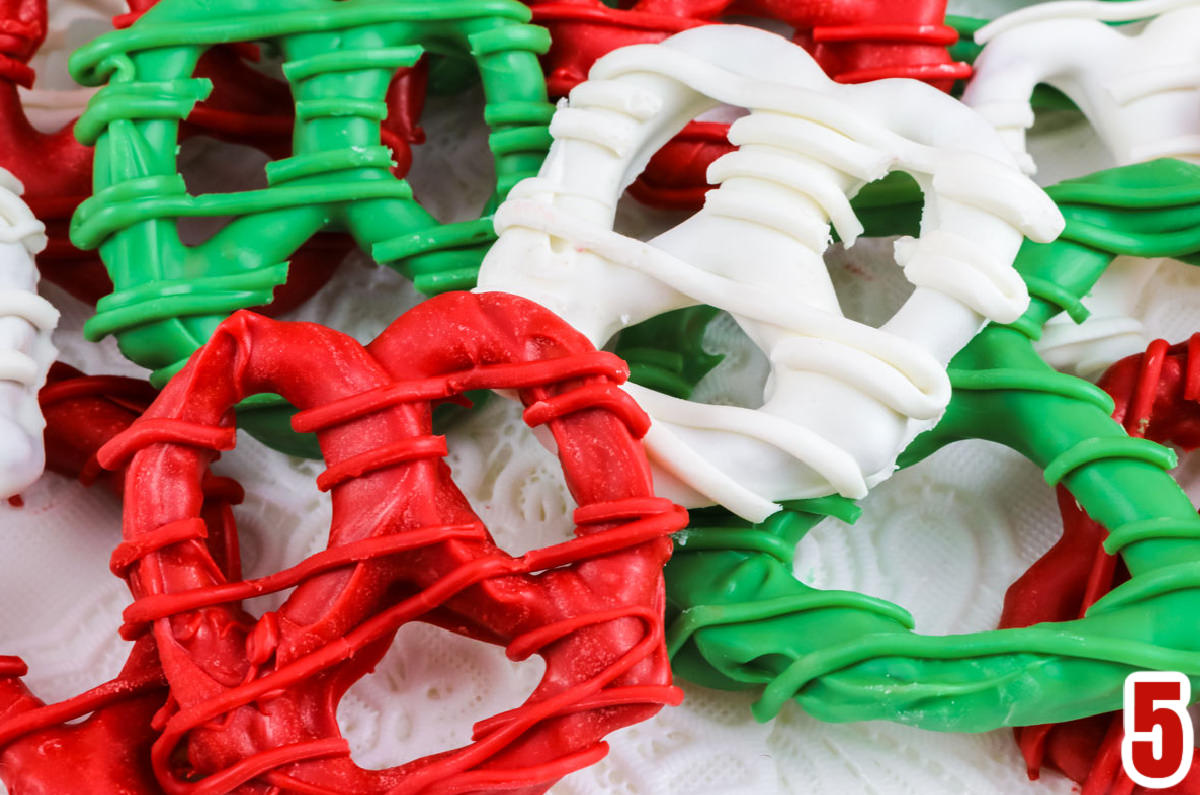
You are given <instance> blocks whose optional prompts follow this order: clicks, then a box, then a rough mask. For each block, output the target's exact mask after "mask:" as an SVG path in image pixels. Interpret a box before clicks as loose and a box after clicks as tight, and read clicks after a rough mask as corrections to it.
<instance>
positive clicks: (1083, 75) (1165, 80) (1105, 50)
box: [963, 0, 1200, 376]
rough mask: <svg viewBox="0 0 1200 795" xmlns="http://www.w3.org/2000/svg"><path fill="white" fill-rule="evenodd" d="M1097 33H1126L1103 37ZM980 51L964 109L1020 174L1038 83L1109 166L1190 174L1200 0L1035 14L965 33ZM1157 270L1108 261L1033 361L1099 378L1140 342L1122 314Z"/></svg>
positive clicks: (1198, 98) (1048, 330) (1197, 116)
mask: <svg viewBox="0 0 1200 795" xmlns="http://www.w3.org/2000/svg"><path fill="white" fill-rule="evenodd" d="M1105 22H1133V23H1134V24H1129V25H1120V26H1115V27H1114V26H1112V25H1107V24H1104V23H1105ZM975 39H976V41H978V42H979V43H986V46H985V47H984V49H983V52H982V53H981V54H980V56H979V59H978V60H977V61H976V64H975V77H974V78H973V79H972V80H971V83H970V84H969V85H968V86H967V90H966V92H965V93H964V94H963V101H964V102H965V103H967V104H968V105H970V106H972V107H973V108H975V109H976V110H978V111H979V112H980V113H982V114H983V115H984V116H985V117H986V118H987V119H988V120H989V121H991V122H992V124H993V125H994V126H995V127H996V129H997V130H998V131H999V132H1000V134H1001V136H1002V137H1003V138H1004V140H1005V143H1006V145H1007V146H1008V147H1009V148H1010V149H1011V150H1012V151H1013V153H1014V155H1015V156H1016V157H1017V158H1018V160H1019V161H1020V162H1021V164H1022V167H1023V168H1024V169H1025V171H1026V172H1027V173H1030V174H1032V173H1034V172H1035V171H1036V166H1035V164H1034V162H1033V159H1032V158H1031V157H1030V156H1029V154H1028V152H1027V151H1026V148H1025V132H1026V130H1028V129H1029V128H1030V127H1031V126H1033V120H1034V119H1033V108H1032V105H1031V97H1032V94H1033V89H1034V88H1035V87H1036V86H1037V85H1038V84H1046V85H1050V86H1053V87H1054V88H1057V89H1058V90H1060V91H1062V92H1063V93H1064V94H1066V95H1067V96H1068V97H1069V98H1070V99H1071V100H1072V101H1073V102H1074V103H1075V104H1076V105H1077V106H1079V108H1080V110H1082V111H1083V113H1084V114H1085V115H1086V116H1087V119H1088V121H1089V123H1090V124H1091V126H1092V128H1093V129H1094V130H1095V132H1096V134H1097V136H1098V137H1099V138H1100V139H1101V141H1103V143H1104V145H1105V147H1106V148H1107V149H1108V152H1109V154H1110V156H1111V157H1112V160H1113V161H1114V162H1113V163H1107V164H1097V169H1100V168H1103V167H1105V166H1107V165H1118V166H1125V165H1131V164H1134V163H1142V162H1146V161H1149V160H1154V159H1156V158H1161V157H1173V158H1178V159H1180V160H1184V161H1187V162H1190V163H1200V47H1198V46H1197V42H1198V41H1200V0H1135V2H1123V3H1111V2H1078V1H1077V0H1069V1H1068V2H1052V3H1041V4H1039V5H1035V6H1030V7H1028V8H1023V9H1021V10H1019V11H1015V12H1013V13H1011V14H1007V15H1005V16H1003V17H1001V18H1000V19H997V20H996V21H995V22H992V23H991V24H989V25H987V26H985V27H984V28H982V29H980V30H979V31H978V32H977V33H976V34H975ZM1162 262H1163V260H1161V259H1153V260H1146V259H1139V258H1134V257H1119V258H1118V259H1117V261H1116V262H1115V263H1114V264H1113V266H1111V267H1109V269H1108V270H1107V271H1106V272H1105V274H1104V275H1103V276H1102V277H1101V280H1100V282H1099V283H1098V284H1097V285H1096V288H1095V289H1094V290H1093V292H1092V294H1091V295H1090V296H1088V297H1087V298H1085V299H1084V302H1083V303H1084V305H1085V306H1086V307H1087V308H1088V309H1089V310H1090V311H1091V317H1089V318H1088V319H1087V320H1086V321H1084V322H1083V324H1081V325H1076V324H1075V323H1074V322H1073V321H1072V320H1070V319H1069V318H1067V317H1066V316H1065V315H1062V316H1059V317H1057V318H1054V319H1053V320H1051V321H1050V322H1049V323H1048V324H1047V325H1046V327H1045V332H1044V334H1043V337H1042V339H1041V340H1040V341H1039V342H1038V344H1037V350H1038V352H1039V353H1041V354H1042V355H1043V356H1044V357H1045V358H1046V360H1047V361H1048V362H1049V363H1050V364H1052V365H1054V366H1055V367H1058V368H1060V369H1067V370H1074V371H1075V372H1078V373H1079V374H1081V375H1085V376H1092V375H1098V374H1099V373H1100V372H1102V371H1103V370H1104V369H1106V368H1107V367H1108V366H1109V365H1110V364H1112V363H1113V362H1115V361H1117V360H1118V359H1121V358H1123V357H1125V356H1128V355H1131V354H1134V353H1138V352H1140V351H1142V350H1143V349H1144V348H1145V347H1146V343H1147V342H1148V340H1147V338H1146V334H1145V331H1144V329H1143V327H1142V324H1141V322H1140V321H1138V320H1136V319H1135V318H1134V317H1133V316H1132V314H1133V312H1134V310H1135V308H1136V306H1137V305H1138V303H1139V301H1140V298H1141V294H1142V291H1143V288H1144V287H1145V285H1146V284H1147V282H1149V281H1150V279H1151V277H1152V276H1153V275H1154V272H1155V271H1156V270H1157V269H1158V267H1159V266H1160V265H1161V264H1162Z"/></svg>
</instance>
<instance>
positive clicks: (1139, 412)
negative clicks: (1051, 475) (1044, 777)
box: [1000, 334, 1200, 795]
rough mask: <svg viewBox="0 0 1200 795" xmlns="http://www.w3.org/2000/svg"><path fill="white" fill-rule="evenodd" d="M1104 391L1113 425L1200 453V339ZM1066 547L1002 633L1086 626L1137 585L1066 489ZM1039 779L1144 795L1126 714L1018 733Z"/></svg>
mask: <svg viewBox="0 0 1200 795" xmlns="http://www.w3.org/2000/svg"><path fill="white" fill-rule="evenodd" d="M1099 385H1100V386H1101V387H1102V388H1103V389H1104V390H1105V391H1106V392H1107V393H1108V394H1109V395H1111V396H1112V397H1113V400H1114V402H1115V404H1116V410H1115V411H1114V412H1113V418H1114V419H1116V420H1117V421H1118V422H1120V423H1122V424H1123V425H1124V426H1125V430H1126V431H1127V432H1128V433H1129V435H1130V436H1135V437H1141V438H1146V439H1152V440H1153V441H1156V442H1160V443H1162V444H1168V443H1169V444H1173V445H1175V446H1177V447H1179V448H1181V449H1182V450H1184V451H1191V450H1194V449H1196V448H1197V447H1200V334H1193V335H1192V337H1191V339H1189V340H1188V341H1187V342H1182V343H1179V344H1177V345H1170V344H1168V343H1167V341H1166V340H1161V339H1160V340H1155V341H1154V342H1152V343H1150V346H1149V347H1148V348H1147V349H1146V352H1145V353H1142V354H1137V355H1135V356H1128V357H1126V358H1124V359H1122V360H1120V361H1119V362H1117V363H1116V364H1114V365H1113V366H1112V367H1110V368H1109V369H1108V371H1107V372H1105V374H1104V376H1103V377H1102V378H1101V379H1100V382H1099ZM1058 504H1059V510H1060V512H1061V514H1062V518H1063V534H1062V538H1061V539H1059V541H1058V542H1057V543H1056V544H1055V545H1054V546H1053V547H1052V548H1051V549H1050V550H1049V551H1048V552H1047V553H1046V554H1045V555H1043V556H1042V557H1041V558H1040V559H1039V560H1038V561H1037V562H1035V563H1034V564H1033V565H1032V566H1031V567H1030V568H1029V570H1028V571H1026V572H1025V574H1023V575H1022V576H1021V578H1020V579H1018V580H1017V581H1016V582H1014V583H1013V584H1012V586H1011V587H1010V588H1009V589H1008V593H1007V594H1006V595H1005V600H1004V612H1003V614H1002V615H1001V618H1000V626H1001V627H1023V626H1029V625H1031V624H1036V623H1038V622H1040V621H1063V620H1069V619H1074V618H1079V617H1082V616H1083V615H1084V613H1085V612H1086V611H1087V609H1088V608H1089V607H1090V606H1091V605H1092V604H1093V603H1094V602H1096V601H1097V600H1098V599H1099V598H1100V597H1102V596H1103V595H1104V594H1106V593H1108V592H1109V591H1111V590H1112V589H1113V588H1114V587H1116V586H1117V585H1119V584H1120V583H1121V582H1124V581H1125V580H1127V579H1128V578H1129V574H1128V572H1126V571H1125V568H1124V566H1123V565H1122V564H1121V562H1120V559H1119V558H1118V557H1117V556H1116V555H1115V554H1111V553H1112V552H1113V551H1115V550H1109V549H1106V548H1105V541H1106V539H1107V538H1108V534H1107V533H1106V532H1105V530H1104V528H1103V527H1102V526H1101V525H1100V524H1099V523H1097V522H1095V521H1093V520H1092V519H1091V518H1090V517H1089V516H1088V515H1087V514H1086V513H1085V512H1084V511H1083V510H1082V509H1081V508H1080V507H1079V505H1078V504H1077V503H1076V502H1075V499H1074V498H1073V497H1072V496H1071V495H1070V494H1069V493H1068V492H1067V491H1066V490H1065V489H1063V488H1062V487H1061V486H1060V487H1059V489H1058ZM1015 733H1016V738H1017V743H1018V745H1019V746H1020V748H1021V753H1022V754H1023V755H1024V757H1025V762H1026V765H1027V766H1028V768H1029V775H1030V778H1037V776H1038V773H1039V771H1040V769H1041V768H1042V767H1043V766H1050V767H1053V768H1056V769H1058V770H1060V771H1062V772H1063V773H1064V774H1066V775H1067V776H1068V777H1070V778H1071V779H1073V780H1075V781H1077V782H1079V783H1080V784H1082V785H1083V791H1082V795H1130V793H1135V792H1136V793H1138V795H1145V793H1148V792H1149V791H1148V790H1145V789H1143V788H1141V787H1136V786H1135V785H1134V782H1133V781H1132V780H1131V779H1130V778H1129V777H1128V776H1127V775H1126V774H1125V773H1124V771H1123V770H1122V767H1121V739H1122V736H1123V729H1122V722H1121V715H1120V713H1107V714H1103V715H1096V716H1093V717H1091V718H1085V719H1082V720H1077V721H1071V722H1069V723H1061V724H1049V725H1044V726H1026V727H1022V728H1019V729H1016V730H1015ZM1156 792H1167V793H1169V794H1173V795H1196V793H1200V765H1197V764H1196V763H1193V764H1192V768H1191V770H1190V771H1189V772H1188V774H1187V776H1186V777H1185V778H1184V780H1183V781H1182V782H1181V783H1179V784H1177V785H1175V786H1174V787H1171V788H1170V789H1169V790H1156Z"/></svg>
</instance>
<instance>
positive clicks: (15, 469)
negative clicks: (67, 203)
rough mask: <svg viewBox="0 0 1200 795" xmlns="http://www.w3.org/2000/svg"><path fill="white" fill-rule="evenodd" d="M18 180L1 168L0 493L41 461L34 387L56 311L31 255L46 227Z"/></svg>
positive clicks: (37, 470)
mask: <svg viewBox="0 0 1200 795" xmlns="http://www.w3.org/2000/svg"><path fill="white" fill-rule="evenodd" d="M21 192H22V187H21V183H20V182H19V181H17V179H16V178H15V177H13V176H12V174H10V173H9V172H8V171H5V170H4V169H0V498H3V497H9V496H12V495H14V494H16V493H18V492H19V491H20V490H21V489H23V488H25V487H26V486H28V485H29V484H30V483H32V482H33V481H34V480H36V479H37V478H38V477H39V476H40V475H41V473H42V468H43V467H44V465H45V452H44V450H43V444H42V428H43V427H45V421H44V420H43V419H42V413H41V409H40V408H39V407H38V401H37V395H38V390H39V389H40V388H41V386H42V384H43V383H44V382H45V380H46V372H47V371H48V370H49V368H50V364H51V363H52V362H53V361H54V357H55V354H56V353H57V352H56V351H55V349H54V346H53V344H52V343H51V341H50V333H51V331H53V330H54V327H55V326H56V325H57V324H58V310H57V309H55V308H54V307H53V306H52V305H51V304H50V303H49V302H48V301H46V299H44V298H42V297H40V296H39V295H38V294H37V282H38V273H37V268H36V266H35V265H34V259H33V258H34V255H35V254H36V253H38V252H39V251H41V250H42V249H43V248H45V246H46V235H45V230H44V227H43V225H42V223H41V222H40V221H38V220H37V219H36V218H34V217H33V213H31V212H30V211H29V207H28V206H27V205H26V204H25V203H24V202H23V201H21V199H20V194H21Z"/></svg>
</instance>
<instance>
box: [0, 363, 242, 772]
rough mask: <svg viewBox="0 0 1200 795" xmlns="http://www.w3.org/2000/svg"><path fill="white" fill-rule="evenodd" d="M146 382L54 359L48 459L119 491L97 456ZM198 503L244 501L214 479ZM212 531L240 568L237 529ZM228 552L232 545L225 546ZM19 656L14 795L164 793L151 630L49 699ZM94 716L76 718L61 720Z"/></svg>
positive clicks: (11, 665) (9, 696) (149, 391)
mask: <svg viewBox="0 0 1200 795" xmlns="http://www.w3.org/2000/svg"><path fill="white" fill-rule="evenodd" d="M156 394H157V393H156V392H155V390H154V389H153V388H152V387H151V386H150V385H149V384H147V383H146V382H144V381H138V380H136V379H132V378H123V377H119V376H88V375H84V374H82V373H80V372H79V371H78V370H76V369H75V368H73V367H70V366H69V365H66V364H63V363H61V362H57V363H55V364H54V366H53V367H51V369H50V374H49V376H48V378H47V381H46V386H44V387H43V388H42V390H41V392H40V394H39V400H40V402H41V405H42V411H43V414H44V415H45V417H46V431H45V442H46V466H47V469H50V470H52V471H54V472H58V473H59V474H62V475H66V476H68V477H73V478H79V479H80V480H82V481H83V482H84V483H91V482H92V481H93V480H96V479H97V478H99V479H101V480H102V481H103V482H104V483H105V484H106V485H107V486H108V487H109V488H111V489H112V490H113V491H115V492H117V493H118V494H119V493H120V492H121V490H122V487H123V483H124V480H123V477H122V475H123V472H122V473H120V474H118V473H108V472H104V471H103V470H101V469H100V468H99V466H98V465H97V464H96V461H95V456H96V452H97V451H98V450H99V449H100V447H101V446H102V445H103V444H104V443H105V442H107V441H108V440H109V439H111V438H113V437H114V436H116V435H117V434H118V433H120V432H121V431H124V430H125V429H126V428H128V427H129V426H130V425H132V424H133V422H134V420H136V419H137V418H138V416H139V415H140V414H141V413H142V411H143V410H145V408H146V407H147V406H149V405H150V403H151V402H152V401H153V400H154V397H155V395H156ZM205 492H206V502H205V507H204V511H205V513H206V514H208V515H212V516H214V517H216V516H219V515H220V513H221V512H222V511H224V510H226V507H225V506H226V505H228V504H229V503H236V502H239V501H240V500H241V489H240V488H239V487H238V486H237V484H236V483H234V482H233V481H231V480H228V479H224V478H210V479H209V481H207V482H206V484H205ZM225 541H226V543H225V544H222V543H221V542H222V539H209V546H210V548H211V549H212V551H213V557H214V559H215V560H217V561H221V565H222V566H225V567H226V570H229V571H232V572H233V573H234V575H235V576H237V569H236V568H229V567H236V566H237V546H236V542H237V538H236V536H234V537H233V538H232V539H225ZM230 553H232V554H230ZM25 670H26V668H25V664H24V662H23V661H21V660H20V659H19V658H16V657H0V746H3V751H0V778H3V780H4V783H5V785H6V786H7V787H8V791H9V792H10V793H11V795H71V794H72V793H81V795H82V793H101V792H103V793H161V792H162V790H161V788H159V787H158V785H157V783H156V782H155V781H154V776H153V773H152V771H151V768H150V746H151V744H152V743H153V742H154V739H155V738H156V737H157V736H158V732H156V731H155V730H154V729H153V728H152V727H151V721H152V718H153V716H154V714H155V713H156V712H157V711H158V710H159V709H161V707H162V706H163V704H164V703H165V701H166V698H167V685H166V679H165V677H164V676H163V673H162V668H161V666H160V665H159V662H158V654H157V652H156V650H155V647H154V641H153V638H151V637H150V636H148V635H147V636H146V637H144V638H142V639H139V640H138V641H137V642H136V643H135V644H134V646H133V649H132V650H131V653H130V656H129V659H128V661H127V662H126V664H125V666H124V668H123V669H122V670H121V672H120V674H119V675H118V676H117V678H116V679H114V680H112V681H111V682H106V683H104V684H102V685H100V686H98V687H96V688H93V689H92V690H89V691H88V692H87V693H84V694H82V695H80V696H76V697H75V698H72V699H70V700H68V701H65V702H62V703H59V704H51V705H46V704H44V703H43V702H42V701H41V700H39V699H38V698H37V697H36V696H34V695H33V694H32V693H31V692H30V691H29V690H28V689H27V688H26V687H25V685H24V684H23V683H22V682H21V681H20V677H21V676H23V675H24V674H25ZM89 713H91V714H90V716H89V717H88V718H87V720H85V721H82V722H81V723H78V724H75V725H72V726H64V725H62V724H63V723H65V722H66V721H69V720H73V719H75V718H80V717H84V716H87V715H88V714H89Z"/></svg>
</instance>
